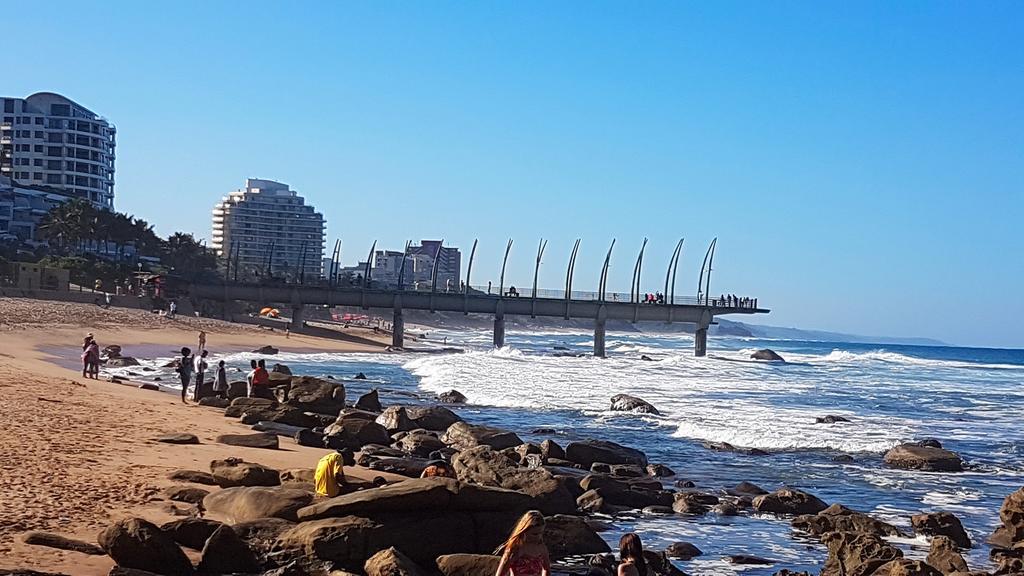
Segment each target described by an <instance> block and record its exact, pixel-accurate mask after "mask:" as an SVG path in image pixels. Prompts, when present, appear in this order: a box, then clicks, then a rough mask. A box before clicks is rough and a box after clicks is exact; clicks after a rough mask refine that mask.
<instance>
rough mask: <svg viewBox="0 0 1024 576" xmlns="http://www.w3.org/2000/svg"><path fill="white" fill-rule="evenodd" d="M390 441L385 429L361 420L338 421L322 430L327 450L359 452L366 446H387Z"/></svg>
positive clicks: (346, 419) (374, 423)
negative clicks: (337, 449)
mask: <svg viewBox="0 0 1024 576" xmlns="http://www.w3.org/2000/svg"><path fill="white" fill-rule="evenodd" d="M390 441H391V435H390V434H388V430H387V428H385V427H383V426H381V425H380V424H377V423H376V422H373V421H371V420H364V419H362V418H344V419H339V420H338V421H337V422H335V423H334V424H331V425H330V426H328V427H327V429H326V430H324V444H325V445H326V446H328V447H329V448H349V449H351V450H359V449H360V448H362V447H363V446H366V445H367V444H387V443H389V442H390Z"/></svg>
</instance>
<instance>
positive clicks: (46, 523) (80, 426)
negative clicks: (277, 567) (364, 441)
mask: <svg viewBox="0 0 1024 576" xmlns="http://www.w3.org/2000/svg"><path fill="white" fill-rule="evenodd" d="M199 330H204V331H206V333H207V338H208V344H207V347H208V348H209V349H211V350H216V351H222V352H232V351H233V352H237V351H243V350H252V349H255V348H257V347H260V346H264V345H268V344H269V345H272V346H274V347H277V348H279V349H281V350H284V351H295V352H300V351H303V352H306V351H310V352H311V351H318V352H372V351H382V350H383V349H384V344H383V343H382V344H381V345H380V346H372V345H368V344H356V343H350V342H343V341H333V340H324V339H319V338H311V337H304V336H301V335H295V334H293V335H291V337H290V338H285V335H284V334H281V333H279V332H269V331H266V330H263V329H260V328H257V327H254V326H246V325H235V324H229V323H225V322H220V321H216V320H209V319H197V318H189V317H179V318H177V319H174V320H170V319H167V318H164V317H160V316H157V315H154V314H150V313H146V312H141V311H137V310H126V309H110V310H104V309H101V308H98V307H96V306H93V305H82V304H68V303H58V302H46V301H38V300H24V299H10V298H4V299H0V414H3V418H0V453H2V454H3V455H4V457H3V459H2V461H0V490H2V494H0V499H2V501H3V502H4V513H3V514H2V515H0V568H33V569H36V570H46V571H54V572H64V573H68V574H75V575H83V576H88V575H93V574H106V573H108V572H109V570H110V568H111V567H112V566H113V561H112V560H111V559H110V558H109V557H108V556H88V555H84V554H79V553H75V552H64V551H60V550H56V549H51V548H42V547H38V546H29V545H26V544H24V543H23V542H21V535H22V534H24V533H25V532H27V531H32V530H45V531H51V532H57V533H60V534H62V535H65V536H69V537H75V538H79V539H82V540H86V541H89V542H94V541H95V538H96V534H97V532H98V531H99V530H100V529H102V528H103V527H104V526H106V525H108V524H109V523H110V522H111V521H112V520H114V519H117V518H120V517H123V516H127V515H136V516H142V517H144V518H147V519H149V520H151V521H153V522H156V523H158V524H159V523H162V522H165V521H169V520H172V519H174V518H176V517H177V516H176V514H182V513H183V512H182V511H181V509H182V508H183V506H182V505H181V503H170V502H168V501H166V500H163V499H162V498H160V491H161V489H162V488H163V487H165V486H168V485H170V484H172V482H171V481H169V480H167V478H166V476H167V474H168V472H169V471H172V470H175V469H181V468H184V469H194V470H207V469H208V466H209V463H210V461H211V460H214V459H223V458H227V457H232V456H234V457H241V458H243V459H245V460H247V461H253V462H259V463H261V464H265V465H267V466H271V467H273V468H277V469H282V470H283V469H289V468H311V467H313V466H314V465H315V464H316V461H317V459H319V457H320V456H322V455H323V454H324V453H326V450H324V449H316V448H309V447H303V446H299V445H296V444H293V443H291V442H288V443H285V444H283V445H282V448H281V449H280V450H262V449H257V448H241V447H234V446H227V445H223V444H217V443H215V442H214V438H215V437H216V436H217V435H219V434H226V433H239V432H246V431H249V428H248V427H247V426H244V425H242V424H240V423H238V421H237V420H235V419H225V418H224V416H223V415H222V412H221V411H220V410H213V409H209V408H203V407H199V406H196V405H191V404H190V405H183V404H181V403H180V401H179V400H178V398H176V397H175V396H174V395H171V394H166V393H161V392H155V391H149V390H140V389H138V388H137V387H135V386H133V385H126V384H114V383H109V382H105V381H96V380H86V379H84V378H82V377H81V375H80V374H79V373H78V372H77V371H75V370H71V369H69V368H67V367H65V366H70V365H74V364H77V361H78V355H79V353H80V342H81V339H82V336H83V335H84V333H85V332H93V333H94V334H95V335H96V338H97V340H98V341H99V342H100V344H101V346H106V345H108V344H119V345H121V346H122V347H123V348H124V352H123V353H124V355H132V354H133V352H132V351H133V348H135V349H145V348H149V349H152V347H153V346H166V347H167V350H168V352H167V354H168V355H169V354H170V351H171V350H173V349H175V348H178V347H180V346H183V345H192V346H193V347H194V344H195V341H196V338H197V333H198V331H199ZM55 353H60V354H61V356H62V357H61V358H57V357H55V356H54V354H55ZM58 360H59V361H60V362H58ZM69 360H70V361H69ZM72 362H73V363H74V364H72ZM169 432H188V433H192V434H195V435H196V436H198V437H199V439H200V442H201V443H200V444H199V445H193V446H177V445H171V444H163V443H158V442H155V441H154V440H153V439H154V438H155V437H156V436H158V435H160V434H164V433H169ZM353 473H354V474H356V475H359V472H358V471H354V472H353Z"/></svg>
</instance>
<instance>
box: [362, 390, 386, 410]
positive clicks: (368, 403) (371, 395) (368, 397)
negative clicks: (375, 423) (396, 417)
mask: <svg viewBox="0 0 1024 576" xmlns="http://www.w3.org/2000/svg"><path fill="white" fill-rule="evenodd" d="M356 408H357V409H359V410H366V411H367V412H380V411H382V410H384V407H383V406H381V405H380V396H379V395H378V394H377V389H376V388H374V389H373V390H370V391H369V392H367V393H366V394H363V395H362V396H360V397H359V399H358V400H356Z"/></svg>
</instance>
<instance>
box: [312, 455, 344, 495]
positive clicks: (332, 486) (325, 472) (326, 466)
mask: <svg viewBox="0 0 1024 576" xmlns="http://www.w3.org/2000/svg"><path fill="white" fill-rule="evenodd" d="M343 463H344V457H343V456H342V454H341V451H338V452H331V453H330V454H328V455H327V456H324V457H323V458H321V459H320V461H319V462H317V464H316V472H315V473H314V474H313V485H314V486H315V488H316V493H317V494H320V495H321V496H327V497H328V498H334V497H335V496H337V495H338V494H340V493H341V488H342V486H344V485H345V470H344V467H343Z"/></svg>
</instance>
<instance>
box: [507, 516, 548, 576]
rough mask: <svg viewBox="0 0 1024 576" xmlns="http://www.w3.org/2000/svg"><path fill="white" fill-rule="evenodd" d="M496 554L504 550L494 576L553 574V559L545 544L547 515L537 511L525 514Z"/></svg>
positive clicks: (546, 575)
mask: <svg viewBox="0 0 1024 576" xmlns="http://www.w3.org/2000/svg"><path fill="white" fill-rule="evenodd" d="M494 553H495V554H498V553H501V561H500V562H499V563H498V571H497V572H495V575H494V576H551V560H550V558H549V557H548V547H547V546H545V545H544V516H543V515H542V514H541V513H540V512H538V511H536V510H530V511H529V512H527V513H526V514H523V516H522V517H521V518H520V519H519V521H518V522H516V527H515V528H513V529H512V534H511V535H510V536H509V537H508V540H506V541H505V543H504V544H502V545H501V546H499V547H498V549H497V550H495V551H494Z"/></svg>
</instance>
